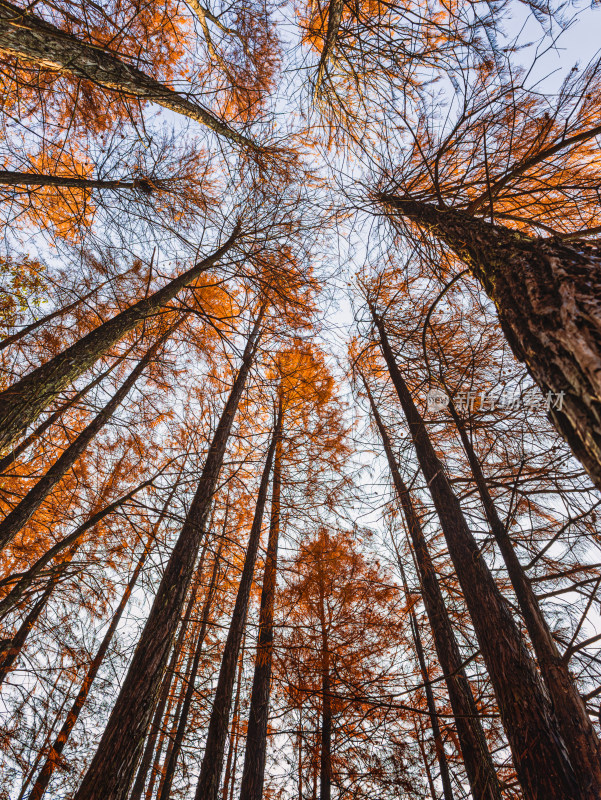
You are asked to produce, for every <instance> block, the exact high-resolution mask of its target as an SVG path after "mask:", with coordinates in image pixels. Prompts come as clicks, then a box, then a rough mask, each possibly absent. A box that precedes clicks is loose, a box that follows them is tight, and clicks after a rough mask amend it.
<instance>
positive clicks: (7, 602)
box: [0, 478, 154, 621]
mask: <svg viewBox="0 0 601 800" xmlns="http://www.w3.org/2000/svg"><path fill="white" fill-rule="evenodd" d="M153 480H154V479H152V478H151V479H150V480H147V481H144V482H143V483H141V484H139V486H136V488H135V489H132V490H131V492H128V493H127V494H125V495H123V496H122V497H119V498H118V499H117V500H115V501H114V502H112V503H109V505H108V506H105V507H104V508H102V509H101V510H100V511H97V512H96V513H95V514H93V515H92V516H91V517H90V518H89V519H88V520H86V522H84V523H83V524H82V525H79V526H78V527H77V528H76V529H75V530H74V531H73V532H72V533H70V534H69V535H68V536H65V538H64V539H61V541H60V542H57V543H56V544H55V545H53V546H52V547H51V548H50V549H49V550H47V551H46V552H45V553H44V555H42V556H40V557H39V558H38V560H37V561H36V562H35V564H33V565H32V566H31V567H30V568H29V569H28V570H27V571H26V572H23V573H20V574H19V575H17V576H11V578H16V582H15V585H14V586H13V588H12V589H11V590H10V592H9V593H8V594H7V595H6V597H4V598H3V599H2V601H0V621H1V620H3V619H4V617H6V615H7V614H8V613H10V612H11V611H12V610H13V608H15V606H16V605H17V604H18V603H19V601H20V600H21V598H22V597H23V595H24V594H25V592H26V591H27V589H29V587H30V586H31V585H32V584H33V582H34V581H35V580H36V578H37V577H38V576H39V575H40V573H41V572H42V570H43V569H44V567H45V566H46V565H47V564H49V563H50V562H51V561H52V560H53V559H54V558H56V556H57V555H59V554H60V553H62V552H63V550H65V549H66V548H67V547H77V546H78V544H79V540H80V539H81V537H82V536H83V535H84V534H85V533H86V532H87V531H89V530H90V529H91V528H93V527H94V526H95V525H97V524H98V523H99V522H100V521H101V520H103V519H104V518H105V517H107V516H108V515H109V514H112V513H113V511H116V510H117V509H118V508H119V507H120V506H122V505H123V504H124V503H126V502H127V501H128V500H131V498H132V497H134V495H136V494H137V493H138V492H139V491H141V490H142V489H144V488H145V487H146V486H150V484H151V483H152V481H153ZM4 583H5V581H3V582H1V583H0V586H2V585H3V584H4Z"/></svg>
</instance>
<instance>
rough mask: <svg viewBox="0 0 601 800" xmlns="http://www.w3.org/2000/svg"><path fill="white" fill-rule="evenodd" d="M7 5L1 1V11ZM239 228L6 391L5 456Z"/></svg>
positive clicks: (2, 407)
mask: <svg viewBox="0 0 601 800" xmlns="http://www.w3.org/2000/svg"><path fill="white" fill-rule="evenodd" d="M2 2H3V0H0V8H1V7H2ZM238 233H239V229H238V227H236V228H234V231H233V233H232V234H231V236H230V237H229V239H228V240H227V241H226V242H225V243H224V244H223V245H222V246H221V247H219V248H217V250H215V252H214V253H213V254H212V255H210V256H208V257H207V258H205V259H203V260H202V261H199V262H197V263H196V264H195V265H194V266H193V267H192V268H191V269H189V270H187V272H184V273H183V274H182V275H180V276H179V277H177V278H174V279H173V280H172V281H170V282H169V283H168V284H167V285H166V286H164V287H163V288H162V289H159V290H158V291H156V292H155V293H154V294H152V295H150V297H145V298H144V299H143V300H139V301H138V302H137V303H134V305H133V306H130V307H129V308H126V309H125V310H124V311H122V312H121V313H120V314H117V315H116V316H115V317H113V318H112V319H110V320H108V321H107V322H104V323H103V324H102V325H99V326H98V328H95V329H94V330H93V331H90V333H88V334H86V335H85V336H84V337H83V338H81V339H79V341H77V342H75V344H72V345H71V346H70V347H68V348H67V349H66V350H63V352H62V353H59V354H58V355H56V356H55V357H54V358H52V359H51V360H50V361H48V362H46V363H45V364H42V366H41V367H38V368H37V369H34V370H33V371H32V372H30V373H29V374H28V375H26V376H25V377H23V378H21V380H19V381H17V382H16V383H14V384H13V385H12V386H9V387H8V389H5V390H4V391H3V392H0V452H5V451H6V450H7V449H8V448H9V447H11V446H12V445H13V444H14V443H15V442H16V440H17V439H18V438H19V436H20V435H21V434H22V432H23V431H24V430H25V429H26V428H27V427H28V426H29V425H31V424H32V423H34V422H35V421H36V419H37V418H38V417H39V415H40V414H41V413H42V412H43V411H44V409H45V408H47V407H48V405H49V404H50V403H51V402H52V401H53V400H54V398H55V397H56V396H57V395H58V394H59V393H60V392H61V391H62V390H63V389H64V388H65V387H66V386H68V385H69V384H70V383H72V382H73V381H75V380H76V379H77V378H78V377H79V376H80V375H82V374H83V373H84V372H85V371H86V370H87V369H89V368H90V367H91V366H92V365H93V364H94V363H95V362H96V360H97V359H98V358H100V356H101V355H102V354H103V353H105V352H106V351H107V350H109V349H110V348H111V347H113V345H115V344H116V343H117V342H118V341H119V340H120V339H121V338H122V337H123V336H125V334H126V333H129V331H131V330H133V329H134V328H135V327H136V326H137V325H138V324H139V323H141V322H143V320H145V319H147V318H148V317H150V316H151V315H153V314H155V313H157V312H158V311H159V310H160V309H161V308H163V306H165V304H166V303H168V302H169V301H170V300H172V299H173V298H174V297H175V296H176V294H177V293H178V292H179V291H180V290H181V289H183V288H184V287H185V286H187V285H188V284H190V283H192V282H193V281H195V280H196V279H197V278H198V277H199V275H201V273H203V272H205V271H206V270H207V269H209V268H210V267H212V266H213V264H215V263H216V262H217V261H218V260H219V259H220V258H221V257H222V256H223V255H224V254H225V253H226V252H227V251H228V250H229V249H230V248H231V247H232V245H233V244H234V242H235V241H236V239H237V237H238Z"/></svg>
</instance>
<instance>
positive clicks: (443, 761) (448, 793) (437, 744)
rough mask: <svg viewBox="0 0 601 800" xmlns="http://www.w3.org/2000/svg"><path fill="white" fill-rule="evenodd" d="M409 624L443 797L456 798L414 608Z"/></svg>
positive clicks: (407, 589)
mask: <svg viewBox="0 0 601 800" xmlns="http://www.w3.org/2000/svg"><path fill="white" fill-rule="evenodd" d="M394 547H395V551H396V557H397V561H398V565H399V570H400V572H401V578H402V581H403V589H404V591H405V597H406V598H407V602H408V603H409V602H411V598H410V596H409V587H408V585H407V578H406V576H405V570H404V568H403V562H402V561H401V557H400V553H399V552H398V550H397V548H396V543H395V545H394ZM409 624H410V626H411V636H412V638H413V644H414V647H415V653H416V655H417V660H418V663H419V671H420V674H421V676H422V681H423V682H424V692H425V694H426V704H427V706H428V715H429V717H430V727H431V728H432V738H433V739H434V750H435V752H436V760H437V761H438V768H439V770H440V780H441V782H442V791H443V797H444V800H454V798H453V787H452V786H451V775H450V773H449V765H448V763H447V756H446V753H445V750H444V743H443V741H442V733H441V730H440V723H439V722H438V714H437V712H436V701H435V700H434V692H433V691H432V684H431V683H430V676H429V674H428V668H427V666H426V656H425V653H424V647H423V644H422V637H421V634H420V632H419V624H418V621H417V616H416V614H415V612H414V611H413V609H411V611H410V612H409ZM424 758H425V756H424Z"/></svg>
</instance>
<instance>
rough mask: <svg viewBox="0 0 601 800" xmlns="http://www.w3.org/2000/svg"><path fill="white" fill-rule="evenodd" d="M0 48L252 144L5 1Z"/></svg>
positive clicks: (112, 57) (109, 55)
mask: <svg viewBox="0 0 601 800" xmlns="http://www.w3.org/2000/svg"><path fill="white" fill-rule="evenodd" d="M0 50H4V51H5V52H7V53H11V54H12V55H16V56H20V57H21V58H24V59H26V60H29V61H33V62H34V63H36V64H38V65H39V66H40V67H43V68H45V69H50V70H56V71H57V72H66V73H68V74H71V75H74V76H75V77H77V78H82V79H83V80H86V81H91V82H92V83H95V84H97V85H98V86H102V87H103V88H106V89H111V90H113V91H116V92H119V93H120V94H124V95H129V96H132V97H139V98H140V99H142V100H148V101H150V102H154V103H158V104H159V105H161V106H163V107H164V108H168V109H170V110H171V111H175V113H176V114H183V115H184V116H186V117H190V118H191V119H193V120H196V121H197V122H200V123H201V124H203V125H206V126H207V127H208V128H210V129H211V130H212V131H214V132H215V133H216V134H218V135H219V136H223V137H224V138H226V139H229V140H230V141H231V142H233V143H235V144H238V145H241V146H243V147H251V148H255V145H254V143H253V142H252V141H251V140H250V139H247V138H246V137H245V136H243V135H242V134H241V133H238V132H237V131H235V130H234V129H233V128H230V127H229V125H227V124H226V123H225V122H223V120H220V119H219V118H218V117H216V116H214V115H213V114H211V113H210V111H207V109H206V108H204V107H203V106H201V105H199V104H198V103H194V102H193V101H192V100H190V99H189V98H188V97H186V96H185V95H183V94H179V93H178V92H176V91H174V90H173V89H170V88H169V87H168V86H165V85H164V84H162V83H160V82H159V81H157V80H155V79H154V78H151V77H150V75H146V73H144V72H142V70H139V69H137V68H136V67H134V66H132V65H131V64H128V63H127V62H126V61H121V60H120V59H119V58H118V56H117V55H116V54H113V52H111V50H110V49H109V47H106V48H104V47H97V46H93V45H89V44H86V43H85V42H82V41H81V40H79V39H78V38H77V37H75V36H73V35H72V34H70V33H68V32H67V31H63V30H61V29H60V28H57V27H55V26H54V25H52V24H51V23H49V22H46V21H45V20H43V19H40V18H39V17H36V16H34V15H33V14H29V13H28V12H27V11H25V10H24V9H22V8H18V7H17V6H13V5H12V4H11V3H9V2H7V0H2V2H0Z"/></svg>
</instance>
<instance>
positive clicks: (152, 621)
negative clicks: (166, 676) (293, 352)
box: [75, 307, 264, 800]
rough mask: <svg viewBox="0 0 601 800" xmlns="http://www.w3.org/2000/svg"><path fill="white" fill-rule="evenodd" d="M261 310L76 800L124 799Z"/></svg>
mask: <svg viewBox="0 0 601 800" xmlns="http://www.w3.org/2000/svg"><path fill="white" fill-rule="evenodd" d="M263 313H264V307H263V309H262V310H261V313H260V314H259V317H258V319H257V321H256V323H255V326H254V328H253V331H252V333H251V335H250V337H249V339H248V342H247V344H246V347H245V350H244V355H243V358H242V364H241V366H240V370H239V372H238V375H237V377H236V380H235V381H234V384H233V386H232V389H231V392H230V395H229V398H228V401H227V403H226V405H225V408H224V410H223V413H222V415H221V419H220V420H219V424H218V425H217V429H216V431H215V434H214V436H213V441H212V443H211V446H210V448H209V452H208V454H207V458H206V462H205V465H204V469H203V472H202V475H201V477H200V480H199V483H198V487H197V489H196V494H195V495H194V499H193V500H192V504H191V506H190V510H189V511H188V515H187V517H186V520H185V522H184V524H183V527H182V530H181V533H180V535H179V538H178V540H177V542H176V544H175V547H174V548H173V551H172V554H171V557H170V559H169V562H168V564H167V566H166V568H165V572H164V574H163V578H162V580H161V583H160V585H159V588H158V591H157V594H156V597H155V601H154V603H153V605H152V608H151V610H150V614H149V616H148V619H147V621H146V625H145V626H144V630H143V632H142V635H141V637H140V641H139V642H138V646H137V648H136V651H135V653H134V656H133V659H132V662H131V665H130V667H129V670H128V672H127V675H126V677H125V681H124V683H123V685H122V687H121V691H120V692H119V696H118V698H117V701H116V703H115V706H114V708H113V711H112V713H111V715H110V717H109V720H108V723H107V726H106V729H105V731H104V734H103V736H102V738H101V740H100V743H99V745H98V749H97V751H96V754H95V755H94V758H93V759H92V762H91V764H90V766H89V768H88V771H87V772H86V774H85V776H84V779H83V782H82V784H81V787H80V789H79V791H78V792H77V794H76V795H75V798H76V800H125V798H126V797H127V793H128V790H129V787H130V783H131V781H132V778H133V774H134V772H135V769H136V766H137V763H138V759H139V757H140V754H141V749H142V746H143V742H144V737H145V735H146V730H147V729H148V725H149V723H150V718H151V716H152V713H153V710H154V707H155V702H156V696H157V693H158V691H159V687H160V685H161V680H162V677H163V673H164V671H165V667H166V666H167V659H168V658H169V652H170V650H171V646H172V642H173V637H174V635H175V631H176V629H177V626H178V623H179V620H180V615H181V611H182V607H183V605H184V602H185V598H186V595H187V594H188V588H189V586H190V581H191V579H192V574H193V570H194V563H195V561H196V558H197V555H198V550H199V547H200V544H201V542H202V539H203V538H204V535H205V529H206V524H207V519H208V516H209V511H210V508H211V503H212V499H213V494H214V492H215V487H216V485H217V480H218V477H219V472H220V470H221V465H222V463H223V457H224V455H225V450H226V446H227V442H228V439H229V434H230V431H231V428H232V424H233V421H234V415H235V412H236V409H237V408H238V404H239V402H240V398H241V396H242V392H243V389H244V386H245V384H246V379H247V376H248V373H249V370H250V367H251V364H252V362H253V360H254V354H255V350H256V346H257V342H258V337H259V335H260V330H261V324H262V318H263Z"/></svg>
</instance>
